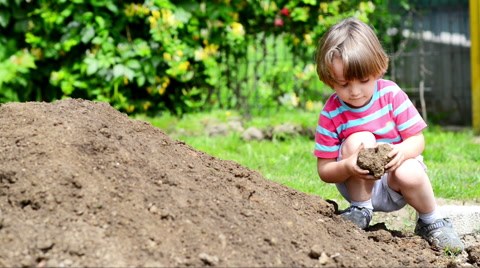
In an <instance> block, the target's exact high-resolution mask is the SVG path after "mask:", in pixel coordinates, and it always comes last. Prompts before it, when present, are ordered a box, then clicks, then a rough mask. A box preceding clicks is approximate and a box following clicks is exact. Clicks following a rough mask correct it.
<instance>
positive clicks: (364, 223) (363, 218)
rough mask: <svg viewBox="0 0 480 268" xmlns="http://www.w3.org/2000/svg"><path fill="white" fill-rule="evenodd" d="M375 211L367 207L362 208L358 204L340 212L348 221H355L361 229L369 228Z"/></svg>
mask: <svg viewBox="0 0 480 268" xmlns="http://www.w3.org/2000/svg"><path fill="white" fill-rule="evenodd" d="M372 214H373V212H372V211H371V210H369V209H367V208H361V207H357V206H350V207H349V208H347V209H345V210H344V211H342V212H341V213H340V216H341V217H342V218H343V219H344V220H347V221H351V222H353V223H354V224H355V225H357V226H358V227H360V229H363V230H365V229H367V227H368V225H369V224H370V221H371V220H372Z"/></svg>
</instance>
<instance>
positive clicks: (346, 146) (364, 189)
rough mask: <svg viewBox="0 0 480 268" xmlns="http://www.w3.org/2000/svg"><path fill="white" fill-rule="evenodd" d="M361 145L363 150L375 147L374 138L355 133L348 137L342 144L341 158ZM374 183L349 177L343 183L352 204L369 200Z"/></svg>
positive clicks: (366, 134)
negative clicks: (363, 146)
mask: <svg viewBox="0 0 480 268" xmlns="http://www.w3.org/2000/svg"><path fill="white" fill-rule="evenodd" d="M362 143H363V144H364V145H365V148H373V147H376V140H375V136H373V134H372V133H370V132H357V133H354V134H352V135H350V136H349V137H348V138H347V139H346V140H345V141H344V142H343V144H342V151H341V153H342V158H347V157H349V156H350V155H352V154H354V153H355V152H356V151H357V149H358V147H359V146H360V145H361V144H362ZM374 183H375V181H374V180H372V181H368V180H363V179H359V178H355V177H350V178H349V179H348V180H346V181H345V185H346V186H347V189H348V195H349V196H350V199H351V200H352V201H354V202H362V201H366V200H370V199H371V197H372V189H373V184H374Z"/></svg>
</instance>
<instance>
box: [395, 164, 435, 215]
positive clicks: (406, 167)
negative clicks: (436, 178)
mask: <svg viewBox="0 0 480 268" xmlns="http://www.w3.org/2000/svg"><path fill="white" fill-rule="evenodd" d="M388 185H389V186H390V188H392V190H394V191H396V192H399V193H401V194H402V195H403V197H404V198H405V200H406V201H407V203H408V204H410V206H412V207H413V208H414V209H415V210H416V211H417V212H418V213H421V214H428V213H431V212H433V211H434V210H435V208H436V206H437V205H436V201H435V196H434V194H433V189H432V185H431V184H430V179H429V178H428V175H427V174H426V173H425V170H424V168H423V167H422V166H421V164H420V163H419V162H418V161H417V160H416V159H407V160H405V162H403V163H402V165H401V166H400V167H398V168H397V169H396V170H395V171H394V172H392V173H391V174H390V176H389V178H388Z"/></svg>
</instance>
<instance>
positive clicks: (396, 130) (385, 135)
mask: <svg viewBox="0 0 480 268" xmlns="http://www.w3.org/2000/svg"><path fill="white" fill-rule="evenodd" d="M426 126H427V124H426V123H425V121H424V120H423V119H422V117H421V116H420V114H419V113H418V111H417V109H416V108H415V106H413V104H412V102H411V101H410V99H409V98H408V96H407V94H406V93H405V92H403V91H402V90H401V89H400V87H398V86H397V84H395V83H394V82H392V81H388V80H383V79H380V80H378V81H377V83H376V88H375V91H374V93H373V96H372V99H371V100H370V102H369V103H368V104H367V105H365V106H364V107H361V108H351V107H349V106H347V105H346V104H345V103H344V102H343V101H342V100H340V98H339V97H338V96H337V94H336V93H334V94H333V95H332V96H330V98H329V99H328V101H327V103H326V104H325V106H324V107H323V110H322V112H321V113H320V117H319V120H318V126H317V131H316V135H315V151H314V155H315V156H316V157H319V158H337V157H338V153H339V152H338V151H339V149H340V145H341V144H342V142H343V141H344V140H345V139H346V138H347V137H348V136H350V134H352V133H356V132H360V131H368V132H371V133H373V134H374V136H375V138H376V140H377V142H385V143H392V144H397V143H400V142H402V141H403V140H405V139H407V138H409V137H411V136H413V135H415V134H417V133H419V132H420V131H421V130H423V129H424V128H425V127H426Z"/></svg>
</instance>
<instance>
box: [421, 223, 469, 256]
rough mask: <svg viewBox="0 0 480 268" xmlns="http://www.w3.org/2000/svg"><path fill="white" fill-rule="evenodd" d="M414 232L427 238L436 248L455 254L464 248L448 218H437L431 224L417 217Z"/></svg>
mask: <svg viewBox="0 0 480 268" xmlns="http://www.w3.org/2000/svg"><path fill="white" fill-rule="evenodd" d="M415 233H416V234H418V235H420V236H421V237H423V238H424V239H425V240H427V241H428V242H429V243H430V245H431V246H432V247H433V248H435V249H437V250H443V251H445V252H448V253H453V254H457V253H460V252H461V251H462V250H463V249H464V246H463V243H462V240H461V239H460V237H458V235H457V233H456V232H455V230H454V229H453V225H452V222H451V221H450V219H449V218H444V219H438V220H436V221H434V222H433V223H431V224H426V223H424V222H423V221H422V220H421V219H418V221H417V225H416V226H415Z"/></svg>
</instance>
